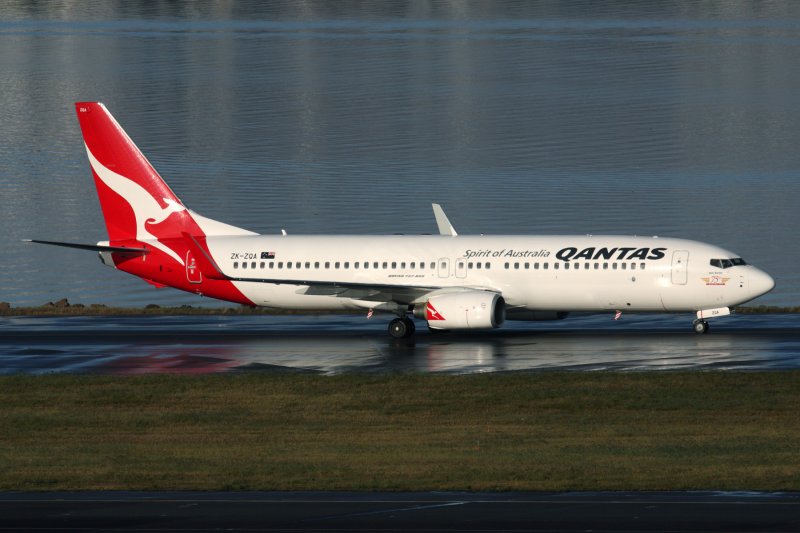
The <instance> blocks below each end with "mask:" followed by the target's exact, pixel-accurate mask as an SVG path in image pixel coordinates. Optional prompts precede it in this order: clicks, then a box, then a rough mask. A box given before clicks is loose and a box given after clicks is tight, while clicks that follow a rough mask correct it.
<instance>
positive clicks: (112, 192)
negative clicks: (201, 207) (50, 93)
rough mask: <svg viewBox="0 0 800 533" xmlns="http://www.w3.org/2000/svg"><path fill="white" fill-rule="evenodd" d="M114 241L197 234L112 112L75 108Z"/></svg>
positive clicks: (94, 106)
mask: <svg viewBox="0 0 800 533" xmlns="http://www.w3.org/2000/svg"><path fill="white" fill-rule="evenodd" d="M75 108H76V111H77V112H78V121H79V122H80V125H81V131H82V132H83V140H84V142H85V143H86V151H87V153H88V156H89V163H90V164H91V166H92V174H93V175H94V179H95V185H96V186H97V194H98V196H99V197H100V206H101V207H102V209H103V217H104V218H105V221H106V228H107V229H108V236H109V239H110V240H111V241H112V242H113V241H119V240H130V239H135V240H139V241H144V240H157V239H160V238H167V237H180V236H181V233H182V232H184V231H189V232H190V233H193V234H195V232H194V231H192V230H194V229H195V228H196V225H195V224H194V223H193V221H192V217H191V215H189V213H188V212H187V211H186V208H185V207H184V205H183V203H181V201H180V200H179V199H178V197H177V196H175V193H173V192H172V189H170V188H169V186H167V184H166V183H164V180H163V179H161V176H159V175H158V172H156V170H155V169H154V168H153V166H152V165H151V164H150V162H149V161H148V160H147V158H146V157H145V156H144V155H143V154H142V152H140V151H139V149H138V148H137V147H136V145H135V144H134V143H133V141H132V140H131V139H130V137H128V135H127V134H126V133H125V131H124V130H123V129H122V127H121V126H120V125H119V124H118V123H117V121H116V120H114V117H112V116H111V113H109V112H108V110H107V109H106V107H105V106H104V105H103V104H101V103H98V102H78V103H76V104H75Z"/></svg>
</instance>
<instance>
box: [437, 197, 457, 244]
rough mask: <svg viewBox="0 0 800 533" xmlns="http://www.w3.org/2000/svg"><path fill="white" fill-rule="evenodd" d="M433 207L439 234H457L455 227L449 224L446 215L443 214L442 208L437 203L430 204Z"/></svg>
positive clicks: (453, 235)
mask: <svg viewBox="0 0 800 533" xmlns="http://www.w3.org/2000/svg"><path fill="white" fill-rule="evenodd" d="M431 207H433V216H435V217H436V225H437V226H439V235H450V236H451V237H455V236H457V235H458V233H456V229H455V228H454V227H453V225H452V224H450V220H448V218H447V215H445V214H444V209H442V206H440V205H439V204H431Z"/></svg>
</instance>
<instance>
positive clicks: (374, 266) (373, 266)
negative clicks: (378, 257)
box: [372, 261, 386, 268]
mask: <svg viewBox="0 0 800 533" xmlns="http://www.w3.org/2000/svg"><path fill="white" fill-rule="evenodd" d="M372 268H378V262H377V261H375V262H374V263H372ZM383 268H386V267H383Z"/></svg>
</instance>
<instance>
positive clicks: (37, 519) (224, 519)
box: [0, 492, 800, 532]
mask: <svg viewBox="0 0 800 533" xmlns="http://www.w3.org/2000/svg"><path fill="white" fill-rule="evenodd" d="M0 530H2V531H19V532H23V531H222V530H224V531H339V532H342V531H417V532H420V531H450V532H460V531H472V532H474V531H483V532H499V531H558V532H566V531H603V532H632V531H673V532H690V531H691V532H693V531H726V532H755V531H759V532H793V531H800V494H797V493H728V492H686V493H335V494H331V493H297V492H292V493H227V492H226V493H193V492H191V493H176V492H170V493H113V492H112V493H109V492H100V493H97V492H95V493H92V492H89V493H33V494H31V493H26V494H14V493H3V494H0Z"/></svg>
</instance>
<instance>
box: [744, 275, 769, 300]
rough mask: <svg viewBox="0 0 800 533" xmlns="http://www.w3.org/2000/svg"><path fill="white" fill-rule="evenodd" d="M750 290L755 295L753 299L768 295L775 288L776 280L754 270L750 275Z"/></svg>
mask: <svg viewBox="0 0 800 533" xmlns="http://www.w3.org/2000/svg"><path fill="white" fill-rule="evenodd" d="M747 281H748V288H749V289H750V291H751V292H752V293H753V298H757V297H759V296H761V295H762V294H766V293H768V292H769V291H771V290H772V289H774V288H775V280H774V279H772V276H770V275H769V274H767V273H766V272H764V271H763V270H759V269H757V268H756V269H754V270H753V272H752V273H751V274H750V276H749V279H748V280H747Z"/></svg>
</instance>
